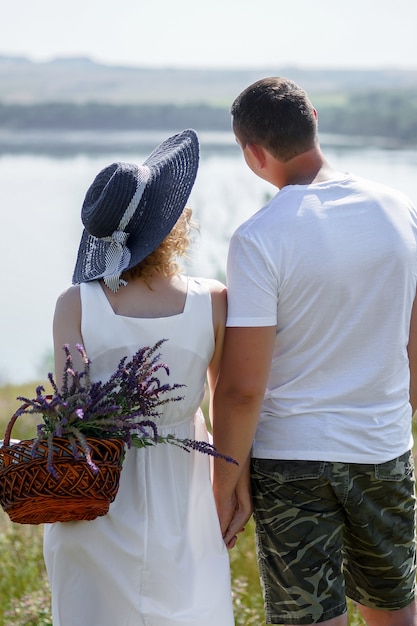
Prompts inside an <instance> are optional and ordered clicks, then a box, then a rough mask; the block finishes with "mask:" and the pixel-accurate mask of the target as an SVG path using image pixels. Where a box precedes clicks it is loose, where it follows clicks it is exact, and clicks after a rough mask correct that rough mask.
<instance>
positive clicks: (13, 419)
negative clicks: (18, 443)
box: [3, 395, 52, 446]
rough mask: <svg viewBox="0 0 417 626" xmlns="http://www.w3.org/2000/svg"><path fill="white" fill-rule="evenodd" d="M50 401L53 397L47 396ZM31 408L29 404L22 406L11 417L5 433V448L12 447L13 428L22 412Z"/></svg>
mask: <svg viewBox="0 0 417 626" xmlns="http://www.w3.org/2000/svg"><path fill="white" fill-rule="evenodd" d="M45 397H46V398H47V399H48V400H50V399H51V398H52V396H51V395H47V396H45ZM28 406H29V404H28V403H25V404H22V406H21V407H19V408H18V409H17V411H16V412H15V413H14V414H13V415H12V416H11V418H10V421H9V423H8V424H7V427H6V430H5V433H4V439H3V446H9V445H10V435H11V434H12V428H13V426H14V425H15V423H16V420H17V418H18V417H20V415H21V413H20V411H21V410H25V409H27V407H28Z"/></svg>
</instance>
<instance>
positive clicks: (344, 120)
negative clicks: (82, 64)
mask: <svg viewBox="0 0 417 626" xmlns="http://www.w3.org/2000/svg"><path fill="white" fill-rule="evenodd" d="M314 104H315V106H316V107H317V109H318V111H319V123H320V131H321V132H324V133H331V134H337V135H354V136H356V137H366V138H371V137H380V138H385V139H386V140H389V142H388V143H391V144H392V145H394V146H399V147H401V146H415V145H417V90H415V89H403V90H401V89H395V90H394V89H391V90H379V91H376V90H371V89H369V90H364V89H363V90H361V91H358V92H337V93H333V92H332V93H325V94H321V95H320V94H318V95H317V96H316V97H315V100H314ZM181 128H195V129H196V130H197V131H225V132H229V131H230V112H229V105H227V106H214V105H212V104H172V103H171V104H167V103H157V102H156V103H152V104H146V103H142V104H111V103H105V102H104V103H103V102H87V103H82V104H80V103H75V102H49V103H48V102H42V103H32V104H5V103H3V104H2V103H0V129H7V130H9V131H20V132H22V131H26V130H36V131H40V130H47V131H54V132H55V131H56V132H60V131H103V132H104V131H106V132H108V131H110V132H111V131H140V130H145V131H151V130H153V131H173V130H175V129H181Z"/></svg>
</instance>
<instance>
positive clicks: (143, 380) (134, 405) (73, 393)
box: [16, 339, 236, 475]
mask: <svg viewBox="0 0 417 626" xmlns="http://www.w3.org/2000/svg"><path fill="white" fill-rule="evenodd" d="M164 341H166V340H164V339H162V340H161V341H159V342H157V343H156V344H155V345H154V346H153V347H144V348H141V349H140V350H138V351H137V352H136V354H134V356H133V357H132V359H131V360H130V361H128V360H127V357H125V358H123V359H121V361H120V362H119V365H118V367H117V369H116V371H115V372H114V373H113V374H112V376H111V377H110V379H109V380H108V381H106V382H104V383H102V382H101V381H98V382H92V381H91V378H90V360H89V358H88V356H87V354H86V351H85V349H84V347H83V346H82V345H77V350H78V352H79V353H80V355H81V358H82V362H83V367H84V369H83V371H82V372H78V371H75V370H74V368H73V359H72V355H71V352H70V349H69V346H68V345H64V346H63V349H64V350H65V354H66V363H65V367H64V372H63V383H62V387H61V389H58V386H57V384H56V382H55V380H54V377H53V375H52V374H51V373H49V374H48V379H49V382H50V383H51V385H52V388H53V392H54V393H53V395H46V394H45V388H44V387H43V386H38V387H37V388H36V397H35V398H33V399H29V398H25V397H23V396H19V397H18V398H17V399H18V400H20V401H21V402H23V403H24V404H23V405H22V406H21V407H20V408H19V409H18V410H17V412H16V414H17V415H22V414H24V413H29V414H40V415H42V418H43V423H41V424H38V426H37V436H36V438H35V439H34V441H33V446H32V457H33V458H35V457H36V450H37V447H38V445H39V442H40V441H42V440H47V442H48V461H47V467H48V471H49V472H50V473H51V474H52V475H56V471H55V470H54V466H53V453H54V444H53V439H54V437H64V438H68V442H69V444H70V447H71V451H72V453H73V455H74V458H78V455H79V452H78V446H77V442H78V444H79V446H80V447H81V449H82V451H83V453H84V455H85V459H86V461H87V463H88V465H89V466H90V467H91V469H92V470H93V471H95V472H97V471H98V468H97V466H96V465H95V463H94V461H93V459H92V457H91V449H90V446H89V444H88V437H94V438H103V439H106V438H116V439H120V440H122V441H123V442H124V443H125V444H126V445H127V447H128V448H130V447H132V446H134V447H144V446H153V445H157V444H160V443H169V444H173V445H176V446H179V447H181V448H183V449H184V450H185V451H187V452H190V451H191V450H196V451H198V452H202V453H205V454H209V455H211V456H215V457H219V458H223V459H224V460H226V461H229V462H233V463H236V462H235V461H234V460H233V459H231V458H230V457H226V456H224V455H221V454H220V453H218V452H217V451H216V449H215V448H214V447H213V446H212V445H211V444H209V443H207V442H205V441H196V440H193V439H178V438H176V437H175V436H173V435H168V436H165V437H162V436H160V435H159V433H158V426H157V419H158V417H159V414H160V409H161V407H162V406H163V405H164V404H166V403H168V402H178V401H180V400H181V399H182V397H181V396H180V395H173V394H172V393H170V395H169V396H167V394H168V393H169V392H173V391H174V392H175V391H176V390H177V389H179V388H181V387H183V386H184V385H181V384H177V383H175V384H173V385H170V384H167V383H164V384H162V383H161V381H160V379H159V377H158V372H159V371H160V370H161V369H162V370H164V371H165V372H166V373H167V374H168V375H169V368H168V366H167V365H166V364H165V363H162V362H161V361H160V356H161V355H160V354H159V353H158V349H159V348H160V346H161V344H162V343H163V342H164Z"/></svg>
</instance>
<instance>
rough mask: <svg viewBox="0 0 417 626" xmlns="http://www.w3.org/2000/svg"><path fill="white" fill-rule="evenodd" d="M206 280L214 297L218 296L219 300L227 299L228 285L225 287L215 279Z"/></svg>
mask: <svg viewBox="0 0 417 626" xmlns="http://www.w3.org/2000/svg"><path fill="white" fill-rule="evenodd" d="M204 280H205V281H206V283H207V285H208V288H209V290H210V293H211V295H212V296H215V297H216V296H217V297H219V298H226V294H227V288H226V285H224V284H223V283H222V282H220V281H219V280H216V279H215V278H205V279H204Z"/></svg>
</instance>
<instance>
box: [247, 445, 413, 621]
mask: <svg viewBox="0 0 417 626" xmlns="http://www.w3.org/2000/svg"><path fill="white" fill-rule="evenodd" d="M251 478H252V490H253V499H254V506H255V513H254V517H255V522H256V544H257V553H258V563H259V570H260V577H261V584H262V590H263V594H264V603H265V618H266V621H267V623H269V624H312V623H313V624H315V623H318V622H322V621H325V620H328V619H331V618H333V617H336V616H338V615H341V614H343V613H344V612H345V611H346V596H347V597H350V598H352V599H353V600H355V601H356V602H359V603H360V604H363V605H365V606H369V607H372V608H379V609H385V610H395V609H400V608H402V607H404V606H406V605H407V604H409V603H410V602H412V600H413V598H414V591H415V578H416V555H415V495H414V493H415V491H414V463H413V457H412V455H411V453H408V452H407V453H406V454H404V455H402V456H401V457H399V458H398V459H394V460H392V461H389V462H388V463H383V464H380V465H358V464H348V463H328V462H322V461H280V460H269V459H253V460H252V476H251Z"/></svg>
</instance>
